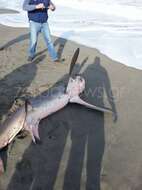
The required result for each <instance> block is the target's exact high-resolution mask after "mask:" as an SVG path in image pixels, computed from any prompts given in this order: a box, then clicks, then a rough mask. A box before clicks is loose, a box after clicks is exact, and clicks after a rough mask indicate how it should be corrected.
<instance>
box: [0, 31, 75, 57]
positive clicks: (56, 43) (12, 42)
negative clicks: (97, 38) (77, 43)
mask: <svg viewBox="0 0 142 190" xmlns="http://www.w3.org/2000/svg"><path fill="white" fill-rule="evenodd" d="M72 34H73V32H72V31H70V32H65V33H63V36H66V38H69V37H70V36H71V35H72ZM29 36H30V34H29V33H27V34H23V35H20V36H18V37H16V38H14V39H12V40H10V41H8V42H6V43H5V44H3V45H1V46H0V51H3V50H6V49H7V48H9V47H11V46H13V45H15V44H17V43H20V42H22V41H25V40H28V39H29ZM66 43H67V40H66V39H64V38H62V36H61V37H59V38H56V39H55V41H54V43H53V44H54V46H58V48H57V55H58V58H59V59H61V58H62V54H63V51H64V48H65V45H66ZM46 51H47V48H45V49H43V50H42V51H40V52H38V53H36V55H35V56H36V57H37V56H40V55H41V54H43V53H45V52H46Z"/></svg>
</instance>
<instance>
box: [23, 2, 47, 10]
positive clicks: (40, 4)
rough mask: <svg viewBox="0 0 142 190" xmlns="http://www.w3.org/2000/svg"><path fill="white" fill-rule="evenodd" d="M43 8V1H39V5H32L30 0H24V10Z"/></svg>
mask: <svg viewBox="0 0 142 190" xmlns="http://www.w3.org/2000/svg"><path fill="white" fill-rule="evenodd" d="M43 8H44V4H43V3H39V4H38V5H30V0H24V3H23V10H24V11H33V10H35V9H43Z"/></svg>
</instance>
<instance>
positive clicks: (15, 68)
mask: <svg viewBox="0 0 142 190" xmlns="http://www.w3.org/2000/svg"><path fill="white" fill-rule="evenodd" d="M0 36H1V38H0V47H1V51H0V96H1V98H0V119H1V120H2V119H3V118H4V117H5V115H6V113H7V112H8V110H9V109H10V107H11V106H12V104H13V102H14V99H15V98H18V99H22V98H23V97H30V96H36V95H37V94H40V93H42V92H44V91H46V90H48V89H49V88H51V87H52V86H53V85H54V84H55V83H58V82H59V81H60V83H62V82H61V81H63V82H64V81H65V79H66V77H67V75H66V74H67V73H68V70H69V64H70V61H71V58H72V55H73V53H74V51H75V50H76V48H78V47H79V48H80V55H79V59H78V64H77V66H76V67H75V70H74V72H75V73H77V72H79V70H80V73H81V74H82V75H83V76H84V77H85V80H86V90H85V93H84V94H83V95H82V96H83V98H84V99H85V100H87V101H88V102H90V103H93V104H96V105H100V106H104V105H105V106H109V107H111V108H112V109H113V110H114V111H115V112H117V116H118V117H117V120H116V121H115V122H114V121H113V118H112V116H111V115H109V114H102V113H100V112H97V111H91V110H89V109H86V108H84V107H82V106H79V105H71V104H70V105H68V106H67V107H66V108H65V109H63V110H61V111H59V112H58V113H55V114H53V115H52V116H50V117H48V118H46V119H44V120H43V121H41V123H40V127H39V128H40V137H41V144H37V145H34V144H33V143H32V142H31V138H30V137H29V136H27V137H25V138H24V139H18V138H15V141H14V143H13V146H12V148H11V150H10V154H9V155H8V157H7V159H6V161H5V164H6V172H5V173H4V174H3V175H2V176H1V177H0V190H14V189H17V190H79V189H81V190H94V189H95V190H100V184H101V190H141V189H142V182H141V177H142V138H141V136H142V117H141V115H142V114H141V110H142V105H141V94H142V85H141V80H142V71H140V70H136V69H133V68H129V67H126V66H125V65H123V64H121V63H117V62H115V61H113V60H111V59H110V58H108V57H106V56H104V55H103V54H101V53H100V52H99V51H98V50H96V49H93V48H88V47H85V46H82V45H80V44H77V43H74V42H71V41H67V40H64V39H60V38H56V37H53V41H54V44H55V47H56V50H57V51H58V54H59V56H60V57H62V58H65V59H66V60H65V62H64V63H62V64H54V63H53V62H52V61H51V59H50V57H49V55H48V52H47V51H46V47H45V44H44V41H43V39H42V37H40V38H39V42H38V47H37V56H36V59H35V60H34V61H33V62H32V63H28V62H27V50H28V43H29V40H28V36H29V35H28V30H27V29H18V28H10V27H5V26H1V25H0ZM94 43H95V42H94ZM112 94H113V96H112Z"/></svg>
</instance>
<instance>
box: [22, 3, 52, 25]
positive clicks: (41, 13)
mask: <svg viewBox="0 0 142 190" xmlns="http://www.w3.org/2000/svg"><path fill="white" fill-rule="evenodd" d="M39 3H43V4H44V6H45V8H44V9H36V5H38V4H39ZM49 4H50V0H25V1H24V3H23V10H25V11H28V18H29V20H31V21H34V22H38V23H45V22H47V19H48V6H49Z"/></svg>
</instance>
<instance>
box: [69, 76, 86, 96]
mask: <svg viewBox="0 0 142 190" xmlns="http://www.w3.org/2000/svg"><path fill="white" fill-rule="evenodd" d="M84 89H85V80H84V78H83V77H81V76H79V75H77V76H76V77H75V78H71V77H70V79H69V83H68V87H67V91H66V92H67V93H68V94H69V95H70V97H74V96H77V95H79V94H80V93H82V92H83V91H84Z"/></svg>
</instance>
